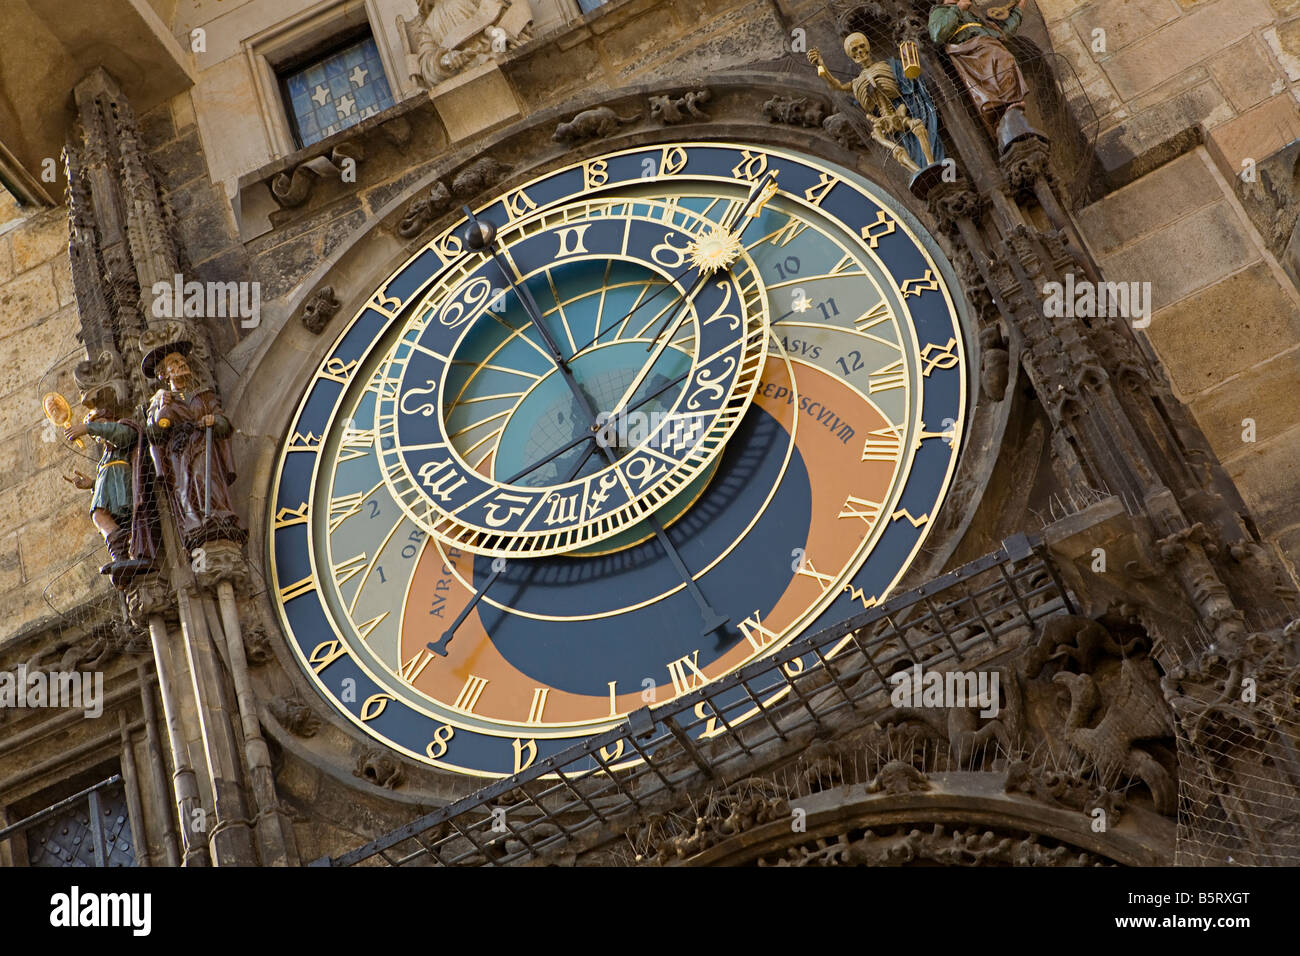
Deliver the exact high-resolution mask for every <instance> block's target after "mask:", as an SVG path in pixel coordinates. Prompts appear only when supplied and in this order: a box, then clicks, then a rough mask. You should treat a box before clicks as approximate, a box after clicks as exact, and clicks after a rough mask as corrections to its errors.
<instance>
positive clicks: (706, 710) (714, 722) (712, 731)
mask: <svg viewBox="0 0 1300 956" xmlns="http://www.w3.org/2000/svg"><path fill="white" fill-rule="evenodd" d="M695 716H696V717H698V718H699V719H700V720H702V721H704V722H705V723H704V731H703V732H702V733H701V734H700V739H701V740H708V739H709V738H710V737H716V736H718V734H720V733H722V732H723V729H724V728H721V727H719V726H718V718H717V715H715V714H714V713H713V709H712V708H711V707H710V706H709V702H708V701H706V700H702V701H700V702H699V703H698V704H696V705H695Z"/></svg>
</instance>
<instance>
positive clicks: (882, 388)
mask: <svg viewBox="0 0 1300 956" xmlns="http://www.w3.org/2000/svg"><path fill="white" fill-rule="evenodd" d="M868 378H869V380H870V383H871V384H870V385H868V386H867V391H868V392H870V393H871V394H872V395H875V394H876V393H877V392H887V391H889V390H890V389H891V388H906V387H907V370H906V369H905V368H904V367H903V360H902V359H901V358H900V359H895V360H894V361H892V362H890V363H889V364H888V365H882V366H881V367H880V368H878V369H876V370H875V371H874V372H872V373H871V374H870V376H868Z"/></svg>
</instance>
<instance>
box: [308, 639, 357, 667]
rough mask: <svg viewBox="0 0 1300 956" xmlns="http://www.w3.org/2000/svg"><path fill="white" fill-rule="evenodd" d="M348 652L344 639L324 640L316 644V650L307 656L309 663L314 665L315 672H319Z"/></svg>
mask: <svg viewBox="0 0 1300 956" xmlns="http://www.w3.org/2000/svg"><path fill="white" fill-rule="evenodd" d="M347 652H348V649H347V648H346V647H344V646H343V642H342V641H323V642H322V643H320V644H317V645H316V648H315V650H313V651H312V652H311V655H310V656H309V657H308V658H307V663H308V664H311V665H312V668H311V669H312V671H313V672H315V673H317V674H319V673H320V672H321V671H323V670H324V669H325V668H327V667H329V666H330V665H331V664H333V663H334V662H335V661H336V660H338V659H339V658H340V657H342V656H343V655H344V654H346V653H347Z"/></svg>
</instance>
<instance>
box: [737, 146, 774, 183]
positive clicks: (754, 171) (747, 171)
mask: <svg viewBox="0 0 1300 956" xmlns="http://www.w3.org/2000/svg"><path fill="white" fill-rule="evenodd" d="M765 172H767V153H754V152H750V151H749V150H747V149H746V150H743V151H742V152H741V154H740V162H739V163H737V164H736V165H735V166H734V167H733V168H732V170H731V175H733V176H735V177H736V178H737V179H748V180H750V181H751V182H752V181H753V180H755V179H757V178H758V177H759V176H762V175H763V174H764V173H765Z"/></svg>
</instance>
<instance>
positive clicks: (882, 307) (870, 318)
mask: <svg viewBox="0 0 1300 956" xmlns="http://www.w3.org/2000/svg"><path fill="white" fill-rule="evenodd" d="M890 314H891V313H890V311H889V303H888V302H881V303H880V304H879V305H878V306H876V307H875V308H874V309H872V310H871V311H870V312H868V313H866V314H865V315H863V316H862V317H861V318H857V319H854V320H853V327H854V328H855V329H857V330H858V331H859V332H865V331H867V329H869V328H871V327H872V326H875V325H879V324H880V323H881V322H884V321H885V320H886V319H888V318H889V316H890Z"/></svg>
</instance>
